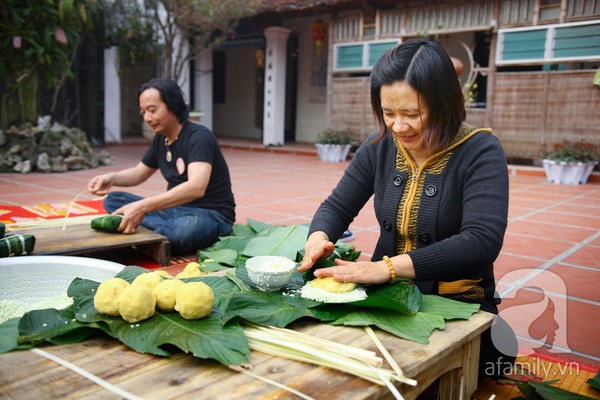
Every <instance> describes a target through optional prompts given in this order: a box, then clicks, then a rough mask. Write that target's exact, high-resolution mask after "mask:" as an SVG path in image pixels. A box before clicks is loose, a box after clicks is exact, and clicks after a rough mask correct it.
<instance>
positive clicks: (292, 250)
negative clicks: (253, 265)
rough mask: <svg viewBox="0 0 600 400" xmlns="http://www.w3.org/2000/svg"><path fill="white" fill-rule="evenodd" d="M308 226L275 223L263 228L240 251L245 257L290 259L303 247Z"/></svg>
mask: <svg viewBox="0 0 600 400" xmlns="http://www.w3.org/2000/svg"><path fill="white" fill-rule="evenodd" d="M307 236H308V227H307V226H305V225H291V226H282V225H276V226H272V227H270V228H267V229H264V230H262V231H260V232H258V234H257V235H256V236H255V237H253V238H251V239H250V240H249V241H248V243H247V244H246V247H245V248H244V249H243V250H242V251H241V253H242V254H243V255H245V256H247V257H255V256H266V255H271V256H282V257H287V258H289V259H291V260H294V259H295V258H296V253H297V252H298V250H300V249H303V248H304V244H305V243H306V237H307Z"/></svg>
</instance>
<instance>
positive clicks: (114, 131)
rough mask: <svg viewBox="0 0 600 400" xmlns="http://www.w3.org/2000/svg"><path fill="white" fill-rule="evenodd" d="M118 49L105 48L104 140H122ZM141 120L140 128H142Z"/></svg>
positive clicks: (114, 47) (118, 141)
mask: <svg viewBox="0 0 600 400" xmlns="http://www.w3.org/2000/svg"><path fill="white" fill-rule="evenodd" d="M118 60H119V55H118V49H117V47H116V46H113V47H110V48H108V49H104V141H105V142H117V143H120V142H121V81H120V79H119V71H118V70H117V66H118ZM141 127H142V125H141V122H140V130H141Z"/></svg>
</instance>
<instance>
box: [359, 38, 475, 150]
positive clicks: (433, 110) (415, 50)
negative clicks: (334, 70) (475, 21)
mask: <svg viewBox="0 0 600 400" xmlns="http://www.w3.org/2000/svg"><path fill="white" fill-rule="evenodd" d="M370 81H371V107H372V108H373V113H374V114H375V118H376V119H377V122H378V123H379V136H378V137H377V140H381V138H382V137H383V136H384V135H385V134H386V133H387V132H388V129H387V127H386V126H385V122H384V120H383V111H382V109H381V86H383V85H390V84H393V83H395V82H404V81H406V82H407V83H408V84H409V85H410V86H411V87H412V88H413V89H415V90H416V91H417V93H418V95H419V97H420V99H422V100H423V101H424V103H425V104H426V105H427V107H428V108H429V119H428V121H427V124H426V126H425V127H424V131H423V139H424V141H423V143H424V145H425V146H426V148H428V149H430V150H431V153H432V154H434V153H436V152H438V151H440V150H442V149H444V148H446V147H448V145H449V144H450V142H451V141H452V138H453V137H454V135H455V134H456V132H457V131H458V128H459V127H460V125H461V123H462V122H463V121H464V120H465V114H466V112H465V102H464V97H463V93H462V89H461V87H460V82H459V80H458V76H457V75H456V70H455V69H454V64H453V63H452V60H451V59H450V56H448V53H446V51H445V50H444V49H443V48H442V46H441V45H440V44H439V43H437V42H435V41H433V40H431V39H414V40H407V41H406V42H403V43H400V44H399V45H397V46H395V47H394V48H393V49H391V50H389V51H387V52H386V53H385V54H383V55H382V56H381V58H380V59H379V60H378V61H377V62H376V63H375V65H374V66H373V70H372V71H371V79H370Z"/></svg>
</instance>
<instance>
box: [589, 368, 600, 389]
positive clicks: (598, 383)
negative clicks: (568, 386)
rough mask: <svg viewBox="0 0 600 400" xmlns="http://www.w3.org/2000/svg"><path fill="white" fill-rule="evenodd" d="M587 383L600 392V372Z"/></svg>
mask: <svg viewBox="0 0 600 400" xmlns="http://www.w3.org/2000/svg"><path fill="white" fill-rule="evenodd" d="M585 383H587V384H588V385H590V386H591V387H593V388H596V389H598V390H600V372H598V373H597V374H596V375H595V376H594V377H593V378H589V379H588V380H587V381H585Z"/></svg>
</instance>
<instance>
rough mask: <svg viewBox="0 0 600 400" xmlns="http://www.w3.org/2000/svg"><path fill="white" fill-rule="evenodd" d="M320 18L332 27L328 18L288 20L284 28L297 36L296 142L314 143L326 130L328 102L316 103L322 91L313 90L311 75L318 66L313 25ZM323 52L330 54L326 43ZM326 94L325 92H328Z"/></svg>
mask: <svg viewBox="0 0 600 400" xmlns="http://www.w3.org/2000/svg"><path fill="white" fill-rule="evenodd" d="M317 19H320V20H321V21H324V22H325V23H327V24H328V25H330V24H329V22H330V21H329V17H328V16H327V15H319V16H316V17H310V18H297V19H293V20H286V21H285V26H286V27H287V28H289V29H292V32H293V34H296V35H297V36H298V82H297V99H296V141H297V142H306V143H312V142H314V141H315V139H316V138H317V135H318V134H319V132H321V131H323V130H325V129H326V128H327V107H326V103H321V102H315V98H316V97H318V96H316V94H317V93H318V92H319V91H320V90H321V89H320V88H315V87H311V74H312V71H313V68H314V66H315V65H314V63H315V54H314V51H315V47H314V46H315V44H314V42H313V40H312V34H311V28H310V25H311V24H312V23H313V22H315V21H316V20H317ZM321 52H323V54H324V55H325V56H327V55H328V53H329V46H328V42H327V41H325V42H324V43H323V47H322V48H321ZM325 94H326V93H325Z"/></svg>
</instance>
